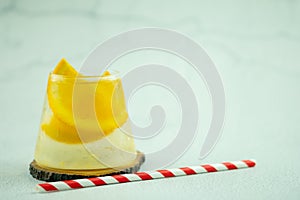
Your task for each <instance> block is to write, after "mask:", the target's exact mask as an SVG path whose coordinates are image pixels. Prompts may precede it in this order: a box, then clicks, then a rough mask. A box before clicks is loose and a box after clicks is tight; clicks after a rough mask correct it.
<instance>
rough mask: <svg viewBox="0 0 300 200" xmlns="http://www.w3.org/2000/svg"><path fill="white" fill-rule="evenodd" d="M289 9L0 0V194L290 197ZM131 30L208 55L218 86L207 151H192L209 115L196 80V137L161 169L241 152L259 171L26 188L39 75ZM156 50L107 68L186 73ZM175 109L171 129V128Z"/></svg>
mask: <svg viewBox="0 0 300 200" xmlns="http://www.w3.org/2000/svg"><path fill="white" fill-rule="evenodd" d="M299 10H300V1H297V0H287V1H271V0H269V1H267V0H265V1H245V0H242V1H237V0H236V1H235V0H229V1H214V0H213V1H196V0H195V1H169V0H167V1H158V0H151V1H138V0H129V1H108V0H107V1H96V0H85V1H78V0H76V1H59V0H52V1H38V0H1V1H0V36H1V37H0V52H1V53H0V69H1V73H0V92H1V98H0V111H1V114H0V119H1V121H0V130H1V134H0V145H1V147H0V148H1V157H0V193H1V199H12V198H14V199H57V198H67V199H71V198H72V199H82V198H85V199H95V198H101V199H108V198H109V199H120V198H122V199H137V198H139V199H141V198H142V199H152V198H158V199H162V198H164V199H183V198H188V199H199V198H204V199H267V198H271V199H299V198H300V190H299V188H300V172H299V169H300V161H299V151H300V145H299V143H300V134H299V132H300V126H299V119H300V109H299V108H300V107H299V102H300V62H299V52H300V26H299V24H300V20H299V19H300V12H299ZM140 27H161V28H169V29H173V30H176V31H179V32H182V33H184V34H186V35H188V36H189V37H191V38H193V39H194V40H195V41H197V42H198V43H200V44H201V45H202V46H203V47H204V48H205V49H206V50H207V52H208V54H209V55H210V56H211V58H212V59H213V60H214V62H215V63H216V65H217V68H218V70H219V73H220V75H221V77H222V79H223V83H224V87H225V92H226V99H227V102H226V112H227V113H226V121H225V126H224V129H223V133H222V137H221V139H220V140H219V142H218V144H217V145H216V147H215V149H214V150H213V152H212V153H211V154H210V155H209V156H208V157H206V158H205V159H204V160H198V158H197V156H195V155H197V154H198V152H199V151H200V147H201V144H202V142H203V138H204V135H205V132H206V131H207V128H208V125H209V120H210V116H211V110H210V109H209V106H210V101H209V95H208V94H207V91H206V90H205V87H204V86H203V85H201V84H202V82H201V84H200V85H199V86H196V87H195V91H196V93H197V98H198V100H199V108H200V110H201V118H200V119H201V127H200V128H199V133H198V136H197V138H196V139H195V141H194V142H193V144H192V146H191V147H190V149H189V150H188V151H187V152H186V153H185V154H184V156H182V157H181V158H180V159H179V160H178V161H177V162H175V163H174V164H173V165H172V166H170V167H177V166H184V165H191V164H199V163H210V162H219V161H224V160H239V159H247V158H255V159H256V160H257V162H258V165H257V167H256V168H254V169H250V170H240V171H235V172H225V173H216V174H208V175H197V176H191V177H181V178H174V179H168V180H157V181H148V182H140V183H131V184H123V185H112V186H106V187H101V188H89V189H83V190H77V191H67V192H59V193H51V194H38V193H36V192H35V190H34V186H35V185H36V184H37V183H38V181H36V180H34V179H33V178H31V177H30V175H29V173H28V164H29V162H30V161H31V160H32V158H33V152H34V145H35V140H36V137H37V132H38V125H39V120H40V116H41V110H42V105H43V99H44V94H45V88H46V81H47V76H48V73H49V71H51V69H53V67H54V66H55V64H56V63H57V62H58V61H59V59H60V58H61V57H66V58H67V59H68V60H69V61H70V62H71V63H72V64H73V65H75V66H80V64H81V62H82V61H83V59H84V58H85V57H86V56H87V55H88V53H89V52H90V51H91V50H92V49H93V48H94V47H95V46H96V45H97V44H99V43H100V42H103V41H104V40H106V39H108V38H109V37H111V36H113V35H116V34H118V33H120V32H123V31H127V30H131V29H134V28H140ZM164 56H165V55H164V54H157V53H153V55H152V56H151V57H150V58H149V56H145V55H142V54H136V55H129V56H128V57H127V58H124V59H123V60H121V61H120V62H119V63H117V64H116V66H115V67H116V68H118V67H117V66H121V65H122V66H123V68H126V66H131V65H132V64H136V63H137V61H138V62H142V63H144V62H148V61H153V59H154V60H155V61H158V62H164V63H167V64H172V65H173V66H174V68H177V69H178V71H185V72H186V73H187V74H186V75H188V73H189V72H188V71H186V70H185V69H186V68H188V66H185V65H184V64H183V63H182V62H181V61H180V60H178V58H174V59H169V57H168V56H169V55H166V57H164ZM191 83H192V82H191ZM144 95H146V93H144ZM143 98H144V100H145V96H143V93H141V94H140V96H137V98H136V99H137V100H136V101H139V102H140V103H139V104H138V103H137V105H143V104H142V103H141V102H143ZM161 103H163V102H161ZM129 107H130V108H129V109H130V110H132V113H133V114H132V115H134V116H136V121H139V119H141V120H140V121H141V123H145V124H147V123H148V122H147V119H148V118H147V117H145V116H143V115H144V112H140V113H139V112H138V111H136V110H135V109H134V107H132V106H129ZM170 108H172V107H170ZM134 110H135V111H134ZM175 110H176V109H175ZM174 116H175V117H174V119H172V120H173V121H172V122H171V123H170V124H169V126H167V128H169V130H172V128H174V127H176V116H177V115H176V114H174ZM172 123H173V124H172ZM165 138H166V137H165ZM160 141H163V142H165V141H164V140H160ZM163 142H162V143H161V144H160V143H154V142H150V143H149V142H148V143H147V142H146V143H145V142H144V143H142V142H140V141H137V143H138V144H137V145H138V146H139V148H140V149H142V150H144V151H151V149H155V148H159V147H157V145H163Z"/></svg>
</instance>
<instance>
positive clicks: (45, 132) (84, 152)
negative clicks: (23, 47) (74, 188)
mask: <svg viewBox="0 0 300 200" xmlns="http://www.w3.org/2000/svg"><path fill="white" fill-rule="evenodd" d="M46 96H47V98H46V101H45V106H44V110H43V116H42V121H41V126H40V132H39V135H38V140H37V143H36V150H35V161H36V162H37V164H38V165H39V166H42V167H49V168H56V169H71V170H72V169H74V170H84V169H104V168H108V167H118V166H123V165H126V164H128V163H130V162H132V161H133V160H135V158H136V149H135V145H134V141H133V138H132V135H131V131H130V124H129V123H128V114H127V111H126V104H125V98H124V92H123V88H122V83H121V79H120V78H119V77H118V75H117V74H116V73H110V72H108V71H106V72H104V74H103V75H101V76H84V75H82V74H79V73H78V72H77V71H76V70H75V69H74V68H73V67H72V66H71V65H70V64H69V63H68V62H67V61H66V60H65V59H62V60H61V61H60V62H59V63H58V65H57V66H56V68H55V69H54V70H53V72H52V73H51V74H50V75H49V79H48V85H47V95H46Z"/></svg>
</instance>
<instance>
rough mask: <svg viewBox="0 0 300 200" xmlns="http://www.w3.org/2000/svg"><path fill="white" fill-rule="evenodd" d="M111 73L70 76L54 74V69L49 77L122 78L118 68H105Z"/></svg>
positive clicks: (60, 78) (69, 78) (58, 78)
mask: <svg viewBox="0 0 300 200" xmlns="http://www.w3.org/2000/svg"><path fill="white" fill-rule="evenodd" d="M105 71H108V72H109V73H110V75H105V76H103V75H76V76H70V75H64V74H54V73H53V71H51V72H50V73H49V77H51V78H54V79H56V80H65V79H67V80H72V79H73V80H80V79H85V80H90V79H96V80H99V79H107V80H113V79H118V78H120V72H119V71H117V70H105Z"/></svg>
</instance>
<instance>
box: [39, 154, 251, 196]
mask: <svg viewBox="0 0 300 200" xmlns="http://www.w3.org/2000/svg"><path fill="white" fill-rule="evenodd" d="M255 164H256V162H255V160H242V161H234V162H223V163H219V164H206V165H199V166H191V167H182V168H175V169H162V170H156V171H150V172H137V173H134V174H120V175H113V176H103V177H94V178H84V179H77V180H66V181H57V182H49V183H42V184H38V185H37V189H38V191H40V192H53V191H62V190H72V189H79V188H85V187H94V186H103V185H110V184H119V183H127V182H134V181H145V180H152V179H160V178H170V177H176V176H187V175H193V174H204V173H210V172H218V171H227V170H234V169H242V168H249V167H254V166H255Z"/></svg>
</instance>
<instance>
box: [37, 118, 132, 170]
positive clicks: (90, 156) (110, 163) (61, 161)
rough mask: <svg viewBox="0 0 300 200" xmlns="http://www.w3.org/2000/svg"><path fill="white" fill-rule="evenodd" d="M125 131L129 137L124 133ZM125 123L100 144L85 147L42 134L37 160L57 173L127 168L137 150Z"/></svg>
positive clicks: (38, 142)
mask: <svg viewBox="0 0 300 200" xmlns="http://www.w3.org/2000/svg"><path fill="white" fill-rule="evenodd" d="M124 130H125V131H126V133H125V132H124ZM128 133H130V124H129V123H128V122H126V123H125V124H124V125H123V126H122V127H121V129H115V130H114V131H113V132H112V133H111V134H109V135H108V136H106V137H104V138H101V139H100V140H97V141H94V142H90V143H85V144H84V145H83V144H66V143H61V142H58V141H55V140H53V139H52V138H50V137H49V136H48V135H47V134H45V133H44V132H43V131H40V133H39V136H38V140H37V144H36V150H35V160H36V162H37V163H38V164H39V165H40V166H45V167H50V168H57V169H103V168H110V167H120V166H125V165H127V164H129V163H131V162H132V161H134V159H135V158H136V149H135V145H134V141H133V138H132V136H129V135H127V134H128Z"/></svg>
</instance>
